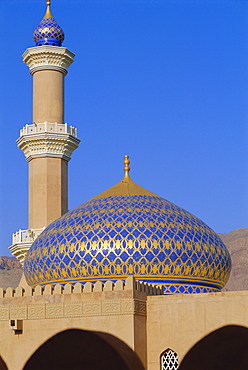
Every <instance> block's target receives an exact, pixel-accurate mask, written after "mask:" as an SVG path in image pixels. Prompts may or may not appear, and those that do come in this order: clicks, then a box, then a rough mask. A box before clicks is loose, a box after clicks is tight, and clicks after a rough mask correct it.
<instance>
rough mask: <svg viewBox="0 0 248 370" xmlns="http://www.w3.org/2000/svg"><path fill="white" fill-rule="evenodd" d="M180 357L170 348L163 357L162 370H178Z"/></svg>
mask: <svg viewBox="0 0 248 370" xmlns="http://www.w3.org/2000/svg"><path fill="white" fill-rule="evenodd" d="M177 369H178V355H177V353H176V352H174V351H172V349H170V348H168V349H167V350H166V351H164V352H163V353H162V355H161V370H177Z"/></svg>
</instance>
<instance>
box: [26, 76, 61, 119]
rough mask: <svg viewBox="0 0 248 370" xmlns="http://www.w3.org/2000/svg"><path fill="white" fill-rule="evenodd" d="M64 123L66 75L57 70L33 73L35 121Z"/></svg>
mask: <svg viewBox="0 0 248 370" xmlns="http://www.w3.org/2000/svg"><path fill="white" fill-rule="evenodd" d="M45 121H47V122H52V123H54V122H57V123H64V75H63V73H62V72H59V71H55V70H47V69H46V70H42V71H37V72H35V73H34V75H33V122H37V123H40V122H45Z"/></svg>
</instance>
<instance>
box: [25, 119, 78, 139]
mask: <svg viewBox="0 0 248 370" xmlns="http://www.w3.org/2000/svg"><path fill="white" fill-rule="evenodd" d="M43 132H44V133H45V132H46V133H49V132H50V133H56V134H69V135H72V136H75V137H77V128H76V127H74V126H68V124H67V123H57V122H55V123H50V122H43V123H31V124H26V126H24V127H23V128H22V129H21V130H20V136H23V135H32V134H40V133H43Z"/></svg>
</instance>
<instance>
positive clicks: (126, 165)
mask: <svg viewBox="0 0 248 370" xmlns="http://www.w3.org/2000/svg"><path fill="white" fill-rule="evenodd" d="M129 164H130V161H129V155H124V177H129V171H130V167H129Z"/></svg>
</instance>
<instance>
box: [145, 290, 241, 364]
mask: <svg viewBox="0 0 248 370" xmlns="http://www.w3.org/2000/svg"><path fill="white" fill-rule="evenodd" d="M229 324H236V325H242V326H246V327H248V291H245V292H221V293H204V294H189V295H188V294H185V295H183V294H182V295H171V296H151V297H147V348H148V352H147V356H148V369H149V370H159V369H160V364H159V359H160V355H161V353H162V352H163V351H164V350H166V349H167V348H171V349H172V350H174V351H175V352H177V353H178V356H179V362H180V361H182V359H183V357H184V355H185V354H186V353H187V351H188V350H189V349H190V348H191V347H192V346H193V345H194V344H195V343H196V342H198V341H199V340H200V339H202V338H203V337H204V336H205V335H207V334H209V333H210V332H212V331H214V330H216V329H218V328H220V327H222V326H225V325H229Z"/></svg>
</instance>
